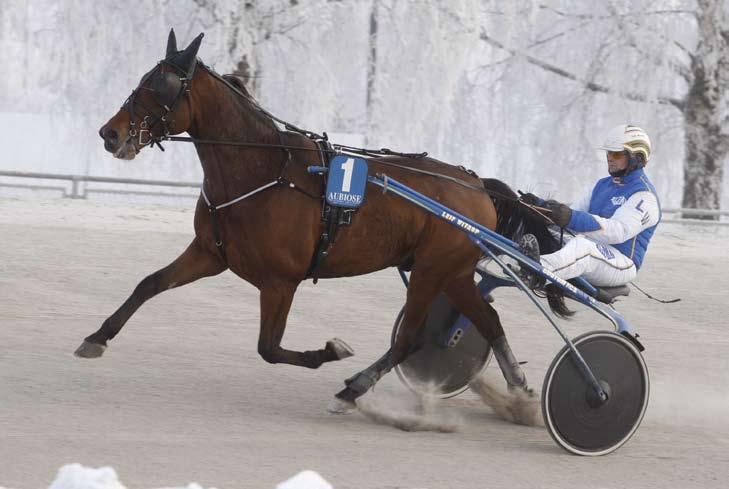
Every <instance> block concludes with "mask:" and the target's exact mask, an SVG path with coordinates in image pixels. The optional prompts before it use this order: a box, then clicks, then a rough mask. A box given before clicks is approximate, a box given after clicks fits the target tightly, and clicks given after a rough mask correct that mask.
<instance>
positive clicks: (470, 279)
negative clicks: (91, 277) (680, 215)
mask: <svg viewBox="0 0 729 489" xmlns="http://www.w3.org/2000/svg"><path fill="white" fill-rule="evenodd" d="M201 39H202V34H201V35H200V36H198V37H197V38H196V39H195V40H194V41H193V42H192V43H191V44H190V45H189V46H188V47H187V48H186V49H184V50H182V51H178V49H177V45H176V41H175V36H174V32H170V36H169V39H168V45H167V54H166V57H165V59H164V60H162V61H161V62H160V63H159V64H158V65H157V66H155V67H154V68H153V69H152V70H151V71H150V72H148V73H147V74H146V75H145V76H144V77H143V78H142V81H141V82H140V84H139V86H138V87H137V88H136V89H135V90H134V91H133V92H132V95H131V96H130V97H129V99H127V101H126V102H125V103H124V105H123V106H122V108H121V109H120V110H119V112H118V113H117V114H115V115H114V116H113V117H112V118H111V119H110V120H109V121H108V122H107V123H106V124H104V126H103V127H102V128H101V130H100V131H99V134H100V135H101V137H102V138H103V139H104V146H105V148H106V149H107V150H108V151H109V152H110V153H113V154H114V156H115V157H117V158H122V159H128V160H130V159H133V158H134V157H135V155H136V154H137V153H138V152H139V151H140V150H141V149H142V148H143V147H144V146H148V145H152V144H154V143H155V142H156V143H159V141H160V140H161V139H162V138H163V137H165V136H168V135H175V134H180V133H183V132H187V133H188V134H189V135H190V136H192V138H194V140H195V141H196V142H195V146H196V149H197V153H198V155H199V158H200V162H201V164H202V168H203V171H204V174H205V177H204V182H203V192H202V194H201V197H200V198H199V199H198V203H197V208H196V212H195V238H194V239H193V240H192V243H190V245H189V246H188V248H187V249H186V250H185V251H184V253H182V255H180V256H179V257H178V258H177V259H176V260H175V261H173V262H172V263H171V264H170V265H168V266H167V267H165V268H163V269H161V270H159V271H157V272H155V273H153V274H151V275H149V276H147V277H146V278H145V279H144V280H142V281H141V282H140V283H139V285H138V286H137V287H136V289H135V290H134V292H133V293H132V295H131V296H130V297H129V298H128V299H127V300H126V302H124V304H122V306H121V307H120V308H119V309H118V310H117V311H116V312H115V313H114V314H112V315H111V316H110V317H109V318H108V319H106V321H104V323H103V324H102V326H101V328H100V329H99V330H98V331H96V332H95V333H93V334H92V335H90V336H88V337H87V338H86V339H85V341H84V342H83V344H82V345H81V346H80V347H79V349H78V350H77V351H76V354H77V355H78V356H81V357H86V358H92V357H99V356H101V355H102V353H103V351H104V349H105V348H106V346H107V342H108V341H109V340H111V339H112V338H114V337H115V336H116V335H117V334H118V333H119V331H120V330H121V328H122V327H123V326H124V324H125V323H126V322H127V321H128V320H129V318H130V317H131V316H132V314H134V312H135V311H136V310H137V309H138V308H139V307H140V306H141V305H142V304H143V303H144V302H145V301H147V300H148V299H150V298H152V297H153V296H155V295H157V294H159V293H160V292H163V291H165V290H169V289H171V288H173V287H179V286H181V285H185V284H188V283H190V282H194V281H195V280H198V279H200V278H202V277H208V276H212V275H217V274H219V273H221V272H222V271H224V270H226V269H227V268H229V269H230V270H231V271H233V272H234V273H235V274H236V275H238V276H239V277H241V278H243V279H244V280H246V281H248V282H250V283H251V284H253V285H254V286H255V287H256V288H258V289H259V291H260V301H261V321H260V333H259V340H258V352H259V353H260V355H261V356H262V357H263V359H264V360H266V361H267V362H270V363H288V364H292V365H300V366H303V367H308V368H317V367H319V366H320V365H321V364H322V363H324V362H330V361H333V360H340V359H342V358H345V357H347V356H350V355H352V351H351V349H350V348H349V347H348V346H347V345H346V343H344V342H343V341H341V340H338V339H333V340H330V341H328V342H327V343H326V345H325V347H324V348H322V349H318V350H311V351H304V352H299V351H291V350H286V349H283V348H282V347H281V339H282V337H283V334H284V329H285V328H286V319H287V315H288V312H289V309H290V307H291V302H292V300H293V297H294V293H295V292H296V289H297V287H298V285H299V283H300V282H301V281H302V280H305V279H306V278H308V272H309V270H310V263H311V261H312V256H313V255H314V252H315V248H316V247H317V244H318V242H319V238H320V235H321V233H322V223H321V212H322V201H321V196H322V195H323V177H322V176H320V175H312V174H310V173H308V172H307V166H308V165H312V164H320V160H319V158H320V156H321V155H322V151H321V149H320V148H319V147H318V146H317V144H316V142H315V141H313V140H312V139H311V138H309V137H307V134H306V133H302V132H297V131H281V130H279V129H278V128H277V126H276V124H275V123H274V121H273V119H272V118H271V116H270V114H268V113H267V112H266V111H264V110H263V109H262V108H261V107H260V106H259V105H258V104H257V102H256V101H255V100H254V99H253V98H252V97H251V96H250V94H249V93H248V92H247V91H246V89H245V87H244V85H243V84H242V83H240V82H235V81H231V79H230V78H223V77H221V76H219V75H218V74H216V73H215V72H213V71H212V70H211V69H210V68H208V67H207V66H205V65H204V64H203V63H202V62H200V61H199V60H198V59H197V51H198V49H199V46H200V42H201ZM212 141H217V142H219V143H221V142H234V141H238V142H241V141H247V142H249V143H250V144H247V145H246V144H241V145H234V144H222V143H221V144H213V143H212ZM367 161H368V165H369V169H370V172H371V173H386V174H387V175H388V176H391V177H393V178H395V179H397V180H399V181H400V182H403V183H404V184H406V185H408V186H410V187H412V188H414V189H416V190H417V191H418V192H421V193H423V194H425V195H427V196H429V197H431V198H433V199H436V200H437V201H439V202H440V203H442V204H444V205H445V206H447V207H450V208H452V209H454V210H456V211H458V212H460V213H461V214H464V215H465V216H467V217H469V218H471V219H473V220H475V221H477V222H479V223H481V224H483V225H485V226H487V227H489V228H490V229H494V228H495V226H496V224H497V215H496V210H495V208H494V204H493V203H492V200H491V199H490V198H489V196H488V195H487V194H486V193H484V192H482V191H477V190H474V189H473V188H468V186H471V187H479V188H480V187H482V185H483V184H482V182H481V181H480V180H479V179H478V178H477V177H476V176H474V175H472V174H469V173H466V172H465V171H464V170H463V169H459V168H457V167H454V166H451V165H448V164H446V163H442V162H440V161H437V160H434V159H430V158H418V159H415V158H407V157H396V156H388V157H377V158H368V160H367ZM393 164H394V166H393ZM405 167H411V168H417V169H418V170H420V171H426V172H431V173H438V174H441V175H445V176H446V177H449V179H448V178H438V177H436V176H432V175H423V174H422V173H415V172H412V171H408V169H407V168H405ZM454 180H458V181H460V182H465V183H466V185H462V184H461V185H459V184H457V183H454ZM267 184H270V186H268V187H267V186H266V185H267ZM368 186H369V187H370V188H369V193H368V194H367V199H366V202H365V204H364V205H363V206H362V207H360V208H359V209H358V210H357V212H356V214H355V215H354V218H353V220H352V223H351V225H349V226H346V227H344V228H342V229H340V231H339V234H338V235H337V238H336V244H335V245H334V246H333V247H332V248H331V250H330V252H329V254H328V256H327V257H326V260H324V261H323V263H322V264H321V265H320V267H319V268H318V273H317V274H318V276H319V277H321V278H334V277H346V276H353V275H361V274H366V273H370V272H374V271H376V270H381V269H384V268H387V267H393V266H407V267H409V268H411V276H410V285H409V287H408V290H407V301H406V304H405V315H404V321H403V325H402V326H401V328H400V332H399V334H398V336H397V338H396V340H395V342H394V346H393V348H392V349H391V350H390V351H388V352H387V353H386V354H385V355H384V356H383V357H382V358H381V359H380V360H378V361H377V362H376V363H375V364H373V365H372V366H371V367H369V368H368V369H366V370H364V371H363V372H360V373H359V374H357V375H355V376H354V377H352V378H350V379H348V380H347V381H346V388H345V389H344V390H342V391H341V392H339V393H338V394H337V396H336V397H337V398H338V399H339V401H338V402H339V406H340V407H342V408H351V407H353V405H354V403H353V401H354V399H356V398H357V397H359V396H361V395H362V394H364V393H365V392H366V391H367V390H368V389H369V388H370V387H372V386H373V385H374V383H375V382H376V381H377V380H378V379H379V378H380V377H381V376H382V375H383V374H384V373H385V372H387V371H389V370H390V369H391V368H392V367H393V366H394V365H396V364H397V363H398V362H401V361H402V360H403V359H405V358H406V357H407V356H408V354H410V353H411V352H412V351H413V350H414V349H416V346H415V342H416V341H415V340H416V336H417V333H418V331H419V328H420V327H421V325H422V323H423V321H424V318H425V315H426V313H427V311H428V309H429V306H430V304H431V303H432V301H433V300H434V298H435V297H436V295H437V294H439V293H440V292H441V291H443V292H445V294H446V295H447V296H448V298H449V299H450V300H451V302H452V303H453V304H454V306H455V307H456V308H457V309H458V310H460V311H461V312H462V313H463V314H465V315H466V316H467V317H468V318H469V319H470V320H471V321H472V323H473V324H474V325H475V326H476V327H477V328H478V331H479V332H480V333H481V334H482V335H483V336H484V337H485V338H486V339H487V340H488V341H489V342H490V344H491V345H492V346H493V348H494V352H495V356H496V358H497V360H498V362H499V365H500V366H501V369H502V371H503V373H504V377H505V378H506V380H507V383H508V384H509V386H511V387H517V388H522V389H527V382H526V377H525V375H524V373H523V372H522V370H521V369H520V367H519V365H518V362H517V361H516V359H515V358H514V356H513V354H512V353H511V351H510V349H509V346H508V343H507V342H506V338H505V337H504V331H503V328H502V326H501V323H500V322H499V316H498V314H497V313H496V311H495V310H494V309H493V307H491V305H490V304H487V303H486V302H485V301H484V300H482V298H481V297H480V295H479V292H478V290H477V288H476V286H475V284H474V269H475V266H476V262H477V260H478V259H479V256H480V252H479V250H478V249H477V248H476V247H475V246H474V245H473V243H471V242H470V241H469V239H468V237H467V236H466V235H465V234H463V233H461V232H459V231H458V230H456V229H454V228H453V227H451V226H450V225H449V224H447V223H445V222H443V221H441V220H440V219H438V218H436V217H434V216H432V215H429V214H427V213H426V212H424V211H423V210H421V209H419V208H417V207H415V206H413V205H412V204H410V203H408V202H406V201H404V200H402V199H400V198H399V197H397V196H395V195H392V194H391V193H382V192H380V191H376V188H375V187H373V186H372V185H368ZM264 187H265V188H264ZM261 188H263V189H262V190H260V191H259V192H257V193H255V194H254V195H250V196H249V197H247V198H245V199H243V200H240V201H239V202H237V203H235V204H232V205H230V206H227V207H225V208H221V209H219V210H218V211H211V208H210V207H209V205H208V202H209V203H211V204H212V205H213V206H215V205H220V204H223V203H228V202H231V201H232V200H234V199H236V198H238V197H240V196H243V195H245V194H248V193H250V192H251V191H253V190H256V189H261ZM216 243H217V244H218V245H216Z"/></svg>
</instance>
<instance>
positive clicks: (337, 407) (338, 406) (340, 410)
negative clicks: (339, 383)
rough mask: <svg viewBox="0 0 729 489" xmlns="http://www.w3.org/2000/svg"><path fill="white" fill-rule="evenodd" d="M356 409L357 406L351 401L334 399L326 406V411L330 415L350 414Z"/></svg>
mask: <svg viewBox="0 0 729 489" xmlns="http://www.w3.org/2000/svg"><path fill="white" fill-rule="evenodd" d="M356 409H357V405H356V404H355V403H353V402H352V401H344V400H342V399H339V398H337V397H335V398H334V399H333V400H332V402H330V403H329V406H327V411H329V412H330V413H331V414H352V413H353V412H354V411H355V410H356Z"/></svg>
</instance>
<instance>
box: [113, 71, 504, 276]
mask: <svg viewBox="0 0 729 489" xmlns="http://www.w3.org/2000/svg"><path fill="white" fill-rule="evenodd" d="M198 64H201V65H202V66H203V67H204V68H205V69H206V71H208V73H209V74H210V75H212V76H213V77H214V78H216V79H217V80H218V81H220V82H222V83H223V84H225V85H226V86H227V87H228V88H229V89H231V90H232V91H233V92H234V93H236V94H237V95H238V96H240V97H243V98H244V99H246V100H247V101H249V102H250V103H251V104H252V105H253V107H254V108H256V109H257V110H258V111H260V112H261V113H262V114H264V115H265V116H267V117H268V118H270V119H271V120H272V121H275V122H277V123H279V124H281V125H282V126H283V127H284V129H285V130H288V131H291V132H295V133H298V134H301V135H303V136H305V137H306V138H308V139H309V140H311V141H313V142H314V143H315V144H316V148H311V147H305V146H295V145H290V144H285V141H284V136H283V134H284V133H283V132H282V131H281V130H279V129H278V127H277V126H276V125H275V124H274V129H275V131H276V133H277V135H278V140H279V143H278V144H271V143H257V142H248V141H222V140H209V139H197V138H192V137H186V136H172V135H170V132H171V131H170V128H169V126H168V124H169V123H170V122H172V123H174V120H172V121H170V120H169V117H168V116H169V115H170V114H171V113H173V112H174V111H175V109H176V108H177V107H178V105H179V103H180V100H182V98H183V97H185V96H187V95H188V94H189V93H190V90H191V85H192V79H193V76H194V73H195V70H196V69H197V65H198ZM165 66H166V67H169V68H171V69H172V70H171V71H162V67H165ZM228 77H232V75H224V76H221V75H219V74H217V73H216V72H215V71H213V70H212V69H210V68H209V67H207V66H206V65H204V64H203V63H202V62H201V61H199V60H197V59H196V60H195V61H194V62H193V63H192V64H191V66H190V68H189V69H188V70H185V69H183V68H181V67H179V66H178V65H176V64H175V63H173V62H172V61H171V60H170V59H169V58H167V59H164V60H161V61H160V62H159V63H158V64H157V65H156V66H155V67H154V68H152V70H150V71H149V72H147V73H146V74H145V75H144V76H143V77H142V80H141V81H140V83H139V85H138V86H137V88H136V89H134V91H133V92H132V94H131V95H130V96H129V97H128V98H127V99H126V101H125V102H124V104H123V105H122V108H123V109H124V108H125V109H126V110H127V111H128V112H129V126H130V127H129V131H128V136H127V139H126V141H124V142H123V143H122V146H123V145H124V144H126V143H127V142H129V141H130V140H131V139H133V138H138V140H137V143H138V146H135V150H136V151H137V152H139V151H140V150H141V149H142V148H144V147H145V146H154V145H156V146H157V147H158V148H159V149H160V150H162V151H164V147H163V146H162V144H161V143H162V142H163V141H178V142H189V143H194V144H210V145H226V146H240V147H251V148H264V149H271V150H283V151H284V153H285V156H286V158H285V160H284V162H283V164H282V166H281V171H280V173H279V176H278V177H277V178H276V179H275V180H272V181H270V182H268V183H266V184H264V185H261V186H260V187H258V188H256V189H253V190H251V191H250V192H247V193H245V194H244V195H241V196H239V197H236V198H234V199H232V200H229V201H227V202H224V203H220V204H215V203H213V202H211V200H210V198H209V197H208V195H207V193H206V191H205V183H204V182H205V180H204V179H203V184H202V186H201V189H200V192H201V195H202V197H203V200H204V201H205V204H206V205H207V207H208V212H209V213H210V218H211V224H212V230H213V239H214V244H215V247H216V249H217V251H218V254H219V255H220V258H221V259H222V260H223V262H224V263H226V264H227V256H226V253H225V243H224V240H223V236H222V233H221V226H220V222H219V219H218V213H219V211H221V210H223V209H225V208H227V207H230V206H232V205H235V204H237V203H239V202H241V201H243V200H245V199H247V198H249V197H252V196H254V195H256V194H258V193H260V192H263V191H265V190H267V189H269V188H272V187H274V186H276V185H286V186H287V187H289V188H292V189H294V190H297V191H299V192H302V193H303V194H305V195H307V196H308V197H310V198H313V199H318V200H321V202H322V208H321V223H322V228H323V230H322V233H321V235H320V237H319V241H318V243H317V246H316V247H315V249H314V252H313V256H312V260H311V263H310V266H309V269H308V272H307V278H312V279H313V280H314V283H316V282H317V281H318V270H319V268H320V266H321V264H322V263H323V261H324V260H325V259H326V257H327V256H328V254H329V251H330V250H331V247H332V246H333V245H334V242H335V240H336V236H337V231H338V229H339V228H340V227H341V226H348V225H350V224H351V223H352V217H353V215H354V214H355V212H356V209H350V208H344V207H339V206H335V205H330V204H329V203H327V201H326V198H325V195H324V189H325V188H326V178H327V177H326V176H324V181H323V185H322V191H321V193H320V194H319V195H314V194H312V193H310V192H307V191H306V190H304V189H302V188H300V187H298V186H297V185H296V184H295V183H294V182H292V181H291V180H289V179H288V178H287V170H288V166H289V164H290V163H291V161H292V159H293V158H292V154H291V151H292V150H297V151H311V152H317V153H319V155H320V160H321V164H322V166H325V167H327V168H328V167H329V162H330V161H331V159H332V157H333V156H335V155H339V154H350V155H356V156H365V157H383V156H399V157H404V158H409V159H422V158H424V157H426V156H427V155H428V153H425V152H423V153H401V152H397V151H392V150H390V149H388V148H381V149H367V148H358V147H353V146H344V145H332V144H331V143H330V142H329V140H328V136H327V134H326V133H323V135H319V134H317V133H315V132H312V131H308V130H305V129H301V128H299V127H297V126H295V125H293V124H291V123H288V122H286V121H284V120H281V119H279V118H277V117H276V116H274V115H273V114H271V113H270V112H268V111H267V110H265V109H264V108H262V107H261V106H260V105H259V104H258V103H257V102H256V101H255V100H254V99H253V98H252V97H250V96H249V95H248V94H247V93H244V92H243V91H241V90H239V89H238V88H237V87H236V86H235V85H234V84H233V83H231V82H230V81H229V80H228V79H226V78H228ZM146 84H149V85H150V86H145V85H146ZM140 90H150V91H152V96H153V100H154V101H155V103H156V104H157V105H158V106H159V108H161V111H160V113H159V114H158V115H156V116H150V115H145V116H143V117H140V116H138V115H137V113H136V110H135V104H139V105H140V106H141V107H142V108H143V109H144V110H145V112H147V113H148V114H153V113H155V111H154V110H150V108H148V107H146V106H144V104H142V103H141V102H139V101H138V100H137V95H138V94H139V91H140ZM188 110H189V111H190V112H191V109H190V104H188ZM135 119H141V122H140V123H139V129H137V127H136V123H135ZM158 126H159V127H160V130H159V131H158V132H157V131H155V130H156V129H157V128H158ZM377 163H378V164H381V165H384V166H391V167H394V168H399V169H402V170H405V171H409V172H413V173H419V174H423V175H428V176H433V177H436V178H440V179H444V180H448V181H450V182H453V183H456V184H458V185H461V186H463V187H466V188H469V189H472V190H476V191H479V192H484V193H486V194H488V195H493V194H494V192H491V191H487V190H485V189H484V188H483V187H481V186H477V185H473V184H471V183H468V182H466V181H464V180H461V179H459V178H455V177H451V176H448V175H443V174H440V173H436V172H431V171H427V170H423V169H419V168H412V167H409V166H406V165H400V164H397V163H394V162H388V161H383V160H381V159H380V160H378V161H377ZM459 168H460V169H461V170H462V171H464V172H465V173H467V174H469V175H473V176H477V175H476V174H475V173H474V172H473V171H472V170H468V169H466V168H464V167H462V166H461V167H459ZM500 196H501V195H500ZM501 197H504V198H508V199H510V200H517V201H518V199H513V198H511V197H508V196H501Z"/></svg>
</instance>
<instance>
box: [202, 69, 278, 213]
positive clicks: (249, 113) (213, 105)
mask: <svg viewBox="0 0 729 489" xmlns="http://www.w3.org/2000/svg"><path fill="white" fill-rule="evenodd" d="M194 83H195V84H196V86H195V87H194V92H193V93H194V95H192V97H193V106H194V107H195V109H194V111H193V121H192V124H191V126H190V130H189V131H188V132H189V134H190V135H191V136H192V137H193V138H195V139H204V140H211V141H236V142H251V143H265V144H278V142H279V141H278V134H277V131H276V128H275V126H274V125H273V123H272V122H271V121H270V120H269V119H268V118H266V117H265V116H264V115H263V114H261V113H260V112H259V111H258V110H257V109H256V108H255V107H254V106H253V103H252V102H251V101H248V100H243V99H242V97H240V96H239V95H237V94H235V93H234V92H233V91H232V90H230V89H229V88H228V87H227V86H225V85H224V84H223V83H222V82H221V81H220V80H217V79H215V78H214V76H213V75H212V74H210V73H207V72H205V73H204V76H201V77H199V78H198V77H197V76H196V79H195V80H194ZM195 147H196V149H197V152H198V155H199V157H200V163H201V164H202V168H203V172H204V174H205V190H206V193H207V194H208V197H209V198H210V200H211V202H212V203H213V204H222V203H223V202H227V201H229V200H231V199H234V198H236V197H239V196H240V195H242V194H244V193H247V192H249V191H251V190H253V189H254V188H255V187H256V186H259V185H263V184H265V183H268V182H270V181H272V180H274V179H276V178H277V177H278V174H279V172H280V169H281V161H279V160H282V155H281V152H280V151H275V150H270V149H265V148H256V147H245V146H230V145H216V144H198V143H196V144H195Z"/></svg>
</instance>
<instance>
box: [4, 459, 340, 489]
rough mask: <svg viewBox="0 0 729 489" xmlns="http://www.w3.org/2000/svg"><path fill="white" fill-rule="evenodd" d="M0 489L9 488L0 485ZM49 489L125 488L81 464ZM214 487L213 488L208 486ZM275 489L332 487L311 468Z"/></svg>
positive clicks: (196, 488) (104, 470) (112, 476)
mask: <svg viewBox="0 0 729 489" xmlns="http://www.w3.org/2000/svg"><path fill="white" fill-rule="evenodd" d="M0 489H9V488H5V487H3V486H0ZM49 489H127V488H126V486H125V485H124V484H122V483H121V481H120V480H119V477H118V476H117V474H116V471H115V470H114V469H113V468H111V467H101V468H98V469H94V468H91V467H84V466H83V465H81V464H68V465H64V466H63V467H61V468H60V469H59V470H58V475H57V476H56V479H55V480H54V481H53V483H51V486H50V488H49ZM164 489H204V488H203V487H202V486H200V485H199V484H197V483H195V482H191V483H190V484H188V485H187V486H184V487H176V488H164ZM210 489H215V488H210ZM276 489H333V487H332V485H331V484H329V483H328V482H327V481H326V480H324V478H323V477H322V476H321V475H319V474H318V473H317V472H314V471H313V470H303V471H301V472H299V473H298V474H296V475H295V476H293V477H292V478H290V479H288V480H285V481H284V482H281V483H280V484H278V485H277V486H276Z"/></svg>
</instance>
